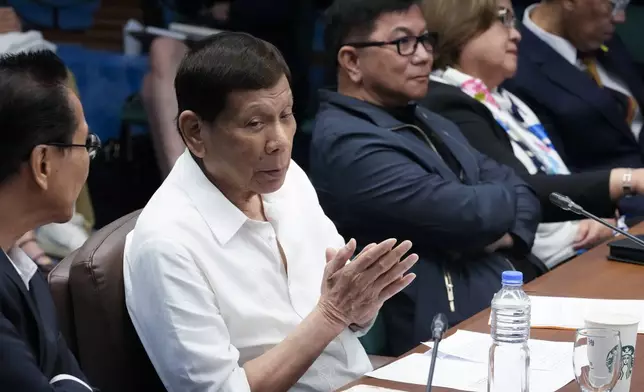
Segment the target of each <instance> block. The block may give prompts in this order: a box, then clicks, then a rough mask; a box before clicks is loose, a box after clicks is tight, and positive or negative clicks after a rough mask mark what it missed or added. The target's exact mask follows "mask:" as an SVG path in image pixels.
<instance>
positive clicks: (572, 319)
mask: <svg viewBox="0 0 644 392" xmlns="http://www.w3.org/2000/svg"><path fill="white" fill-rule="evenodd" d="M530 301H531V303H532V306H531V314H532V317H531V320H530V324H531V326H532V327H533V328H565V329H577V328H583V327H584V319H585V318H586V316H587V315H588V314H589V313H591V312H602V311H607V312H611V313H625V314H630V315H634V316H637V317H639V318H640V319H641V321H640V324H639V330H638V333H644V301H640V300H613V299H590V298H568V297H541V296H530Z"/></svg>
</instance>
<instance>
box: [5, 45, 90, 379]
mask: <svg viewBox="0 0 644 392" xmlns="http://www.w3.org/2000/svg"><path fill="white" fill-rule="evenodd" d="M67 78H68V73H67V68H66V67H65V65H64V64H63V62H62V61H61V60H60V59H59V58H58V57H57V56H56V55H55V54H54V53H52V52H49V51H42V52H31V53H20V54H15V55H5V56H3V57H0V91H2V94H1V95H0V123H1V124H2V127H1V128H0V156H1V157H2V159H1V160H0V390H2V391H3V392H23V391H29V392H44V391H60V392H63V391H64V392H87V391H92V388H91V387H90V386H89V385H88V381H87V379H86V378H85V376H84V375H83V373H82V372H81V370H80V368H79V366H78V363H77V362H76V359H75V358H74V356H73V355H72V353H71V352H70V351H69V349H68V348H67V345H66V344H65V341H64V339H63V336H62V335H61V333H60V331H59V330H58V326H57V321H56V309H55V308H54V303H53V300H52V298H51V294H50V293H49V287H48V285H47V282H46V281H45V279H44V278H43V276H42V275H41V274H40V273H39V272H38V271H37V266H36V264H35V263H34V262H33V261H32V260H31V259H30V258H29V257H27V255H26V254H25V253H24V252H23V251H22V250H21V249H20V248H13V249H12V246H13V244H15V242H16V240H17V239H18V238H19V237H20V236H22V234H24V233H25V232H28V231H30V230H33V229H34V228H36V227H39V226H42V225H45V224H48V223H62V222H66V221H68V220H69V219H71V217H72V214H73V210H74V203H75V201H76V199H77V197H78V194H79V193H80V191H81V189H82V187H83V184H84V183H85V180H86V179H87V174H88V170H89V160H90V158H91V157H92V156H93V155H94V154H95V153H96V150H97V149H98V148H99V147H100V142H99V141H98V138H97V137H96V136H94V135H92V134H88V128H87V123H86V122H85V118H84V114H83V109H82V107H81V104H80V101H79V100H78V97H76V95H75V94H74V92H73V91H72V90H71V89H70V88H69V87H68V80H67Z"/></svg>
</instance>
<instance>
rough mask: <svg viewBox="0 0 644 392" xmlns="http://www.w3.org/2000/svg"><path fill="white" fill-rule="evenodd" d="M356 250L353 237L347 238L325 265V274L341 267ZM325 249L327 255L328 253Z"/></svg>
mask: <svg viewBox="0 0 644 392" xmlns="http://www.w3.org/2000/svg"><path fill="white" fill-rule="evenodd" d="M355 251H356V240H354V239H353V238H352V239H350V240H349V242H347V243H346V244H345V245H344V246H343V247H342V248H340V249H338V250H337V251H336V253H335V256H334V257H333V258H332V259H331V261H329V262H328V263H327V265H326V273H327V276H331V275H333V274H334V273H335V272H336V271H338V270H340V269H342V267H344V266H345V265H346V264H347V261H348V260H349V258H350V257H351V256H352V255H353V253H354V252H355ZM329 253H330V252H329V251H328V250H327V255H329Z"/></svg>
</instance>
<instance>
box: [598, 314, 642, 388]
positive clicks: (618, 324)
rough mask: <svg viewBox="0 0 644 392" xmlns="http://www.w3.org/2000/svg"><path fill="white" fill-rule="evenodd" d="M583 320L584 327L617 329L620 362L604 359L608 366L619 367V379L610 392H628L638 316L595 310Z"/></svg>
mask: <svg viewBox="0 0 644 392" xmlns="http://www.w3.org/2000/svg"><path fill="white" fill-rule="evenodd" d="M585 322H586V328H606V329H614V330H616V331H619V334H620V337H621V341H622V356H621V363H619V364H612V363H610V361H611V360H610V358H609V357H607V358H606V361H607V364H609V365H610V366H619V367H620V375H619V381H617V385H615V388H613V390H612V392H629V391H630V389H631V379H632V376H633V366H634V364H635V343H636V342H637V327H638V324H639V322H640V318H639V317H636V316H633V315H628V314H623V313H612V312H596V313H591V314H589V315H587V316H586V320H585ZM604 351H606V352H609V351H610V349H609V348H606V350H604Z"/></svg>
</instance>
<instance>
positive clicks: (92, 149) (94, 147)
mask: <svg viewBox="0 0 644 392" xmlns="http://www.w3.org/2000/svg"><path fill="white" fill-rule="evenodd" d="M42 144H43V145H45V146H54V147H61V148H71V147H84V148H85V149H87V153H88V154H89V159H94V158H96V155H97V154H98V150H100V149H101V147H102V145H101V139H100V138H99V137H98V135H97V134H95V133H91V132H90V133H88V134H87V140H86V141H85V144H74V143H57V142H49V143H42Z"/></svg>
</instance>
